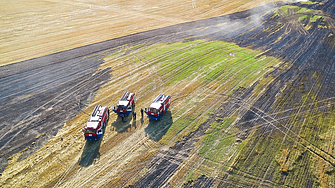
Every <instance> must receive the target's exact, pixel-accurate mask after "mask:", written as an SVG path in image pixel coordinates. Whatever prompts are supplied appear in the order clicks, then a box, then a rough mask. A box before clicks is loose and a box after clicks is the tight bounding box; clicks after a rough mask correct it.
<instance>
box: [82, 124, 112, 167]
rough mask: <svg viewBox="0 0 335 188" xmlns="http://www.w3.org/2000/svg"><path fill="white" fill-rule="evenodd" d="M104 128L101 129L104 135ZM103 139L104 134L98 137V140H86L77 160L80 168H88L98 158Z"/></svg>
mask: <svg viewBox="0 0 335 188" xmlns="http://www.w3.org/2000/svg"><path fill="white" fill-rule="evenodd" d="M105 129H106V127H104V128H103V132H104V133H105ZM103 137H104V134H103V135H102V136H101V137H100V139H99V140H92V141H89V140H86V143H85V146H84V149H83V153H82V154H81V156H80V159H79V165H80V166H82V167H88V166H90V165H92V164H93V162H94V160H95V159H98V158H100V153H99V149H100V145H101V141H102V139H103Z"/></svg>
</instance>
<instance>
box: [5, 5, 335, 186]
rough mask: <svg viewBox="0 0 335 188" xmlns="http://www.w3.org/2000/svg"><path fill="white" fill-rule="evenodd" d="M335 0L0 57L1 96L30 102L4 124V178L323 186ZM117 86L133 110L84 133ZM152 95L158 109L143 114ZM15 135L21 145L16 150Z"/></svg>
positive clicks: (330, 120) (328, 177) (332, 155)
mask: <svg viewBox="0 0 335 188" xmlns="http://www.w3.org/2000/svg"><path fill="white" fill-rule="evenodd" d="M192 2H193V3H192V5H194V1H192ZM333 3H334V2H333V1H327V2H323V3H318V2H304V3H296V4H290V5H285V4H279V3H278V4H267V5H264V6H260V7H257V8H254V9H251V10H248V11H244V12H238V13H234V14H229V15H226V16H221V17H215V18H211V19H206V20H199V21H197V22H191V23H185V24H180V25H173V26H170V27H166V28H162V29H157V30H152V31H148V32H143V33H139V34H134V35H130V36H126V37H121V38H118V39H114V40H110V41H105V42H101V43H98V44H94V45H90V46H85V47H82V48H77V49H74V50H69V51H65V52H62V53H59V54H53V55H50V56H44V57H40V58H37V59H33V60H29V61H26V62H23V63H18V64H12V65H9V66H4V67H1V69H0V72H2V73H3V74H2V75H5V76H3V77H2V78H1V81H2V82H1V85H5V84H6V83H7V82H8V84H7V85H5V86H6V88H4V89H3V90H2V91H1V93H4V94H5V95H4V96H6V97H3V98H2V99H1V100H2V101H1V102H2V104H4V105H2V106H6V105H9V107H12V108H14V109H17V108H18V107H15V104H17V103H18V102H20V103H18V104H21V106H32V104H35V103H36V106H34V109H29V110H30V111H29V110H28V109H22V111H23V112H26V111H27V112H26V114H25V115H24V116H21V117H19V118H16V119H14V118H13V119H12V122H9V123H8V124H10V125H11V127H13V128H11V129H10V130H6V129H2V130H1V131H3V135H5V136H3V137H2V138H4V139H2V140H1V144H2V148H1V150H2V151H4V152H2V153H1V154H2V155H1V157H2V158H1V159H2V161H6V162H7V160H8V166H7V164H5V163H6V162H3V163H4V164H5V166H7V168H6V169H5V170H4V171H3V172H2V174H1V177H0V183H1V185H3V187H22V186H28V187H334V186H335V185H334V182H335V181H334V180H335V173H334V172H335V147H334V141H335V136H334V118H335V113H334V96H335V90H334V87H332V86H333V83H334V76H333V75H334V72H335V70H334V69H335V67H334V54H335V53H334V44H335V39H334V31H333V26H335V24H334V23H335V22H334V19H333V18H334V17H335V9H332V8H329V7H331V5H332V4H333ZM197 5H199V4H197ZM193 7H194V6H193ZM195 7H197V6H195ZM202 10H205V9H202ZM204 12H206V11H204ZM208 12H211V11H208ZM214 12H215V11H214ZM203 14H205V13H203ZM47 60H48V61H47ZM27 62H29V63H27ZM41 62H48V63H47V66H44V65H43V63H41ZM27 65H32V67H29V66H27ZM71 66H73V68H71ZM87 67H89V68H87ZM63 69H64V70H63ZM8 70H10V71H8ZM42 70H44V71H45V73H44V74H41V75H39V72H40V71H42ZM60 70H63V73H62V74H64V75H58V74H59V73H58V72H62V71H60ZM85 70H87V71H85ZM12 71H14V72H15V71H16V72H15V73H12ZM34 71H36V72H34ZM42 73H43V72H42ZM51 73H54V74H51ZM77 73H78V75H77ZM106 73H110V74H109V75H107V74H106ZM65 75H66V76H65ZM68 75H74V76H73V78H71V77H68ZM75 75H77V76H75ZM48 76H49V77H50V78H49V79H46V78H47V77H48ZM100 76H101V78H100ZM25 78H34V79H25ZM36 78H40V79H41V80H40V81H36V82H37V83H30V82H28V83H25V82H24V81H22V80H35V79H36ZM49 80H50V83H48V81H49ZM64 80H71V83H72V82H73V83H72V85H71V83H69V84H65V83H67V82H64ZM11 83H17V84H15V85H19V88H17V91H16V90H15V88H14V89H13V87H10V86H12V85H13V84H11ZM81 83H85V84H83V85H80V84H81ZM36 84H39V85H38V86H39V87H36ZM77 84H79V85H77ZM54 86H57V87H55V88H53V87H54ZM24 87H26V88H25V90H24ZM36 88H37V89H36ZM87 88H89V89H87ZM49 90H50V91H52V92H51V93H54V94H62V95H59V97H60V98H55V99H58V100H59V101H62V104H58V103H57V102H56V104H55V101H53V96H52V95H50V94H49V93H50V92H49V93H48V92H47V91H49ZM62 90H63V91H62ZM67 90H69V91H71V92H70V93H66V92H65V91H67ZM21 91H25V92H23V93H21ZM87 91H91V92H90V93H87ZM124 91H135V92H136V96H137V101H136V111H137V114H138V115H137V119H133V118H131V117H128V118H127V121H126V122H125V123H122V122H121V120H120V118H117V117H116V116H115V115H114V114H111V117H110V120H109V122H108V125H107V127H106V129H105V130H104V132H105V134H104V136H103V138H102V139H100V140H99V141H96V142H86V141H85V140H84V138H83V133H82V131H81V129H82V128H83V127H84V125H85V123H86V121H87V118H88V116H87V113H90V112H91V111H92V110H93V108H94V106H95V105H96V104H102V105H108V106H112V105H114V104H115V103H116V102H117V101H118V99H119V98H120V97H121V95H122V94H123V92H124ZM35 92H37V93H40V94H39V95H35ZM64 92H65V93H64ZM63 93H64V95H63ZM159 93H165V94H169V95H171V97H172V103H171V108H170V109H169V111H168V112H167V113H166V114H165V115H164V116H163V118H162V120H161V121H149V120H148V119H147V118H146V117H143V118H142V117H141V116H140V113H139V109H140V108H144V107H146V106H148V105H150V103H151V101H152V100H153V98H154V97H155V96H157V95H158V94H159ZM27 95H29V96H27ZM43 96H45V97H46V98H43ZM68 96H71V97H68ZM93 97H94V98H93ZM38 99H42V100H38ZM80 101H82V102H80ZM25 102H27V103H25ZM38 102H41V103H38ZM49 103H50V104H49ZM65 104H67V106H66V105H65ZM11 105H12V106H11ZM49 105H52V107H54V106H57V105H59V106H58V110H56V111H52V109H51V111H50V112H47V110H46V109H49V108H50V106H49ZM79 106H81V108H79ZM41 107H43V108H41ZM69 108H70V109H69ZM67 109H69V110H72V111H76V109H79V110H77V111H76V112H75V113H73V114H68V113H67V111H66V110H67ZM80 109H81V110H83V111H80ZM19 112H20V111H18V112H16V113H19ZM37 112H38V113H37ZM3 113H4V114H8V115H7V116H8V117H13V116H15V113H14V112H11V113H14V115H12V114H11V113H9V110H4V112H3ZM47 115H49V116H47ZM65 115H68V116H66V117H65ZM74 116H75V117H74ZM61 117H65V118H64V119H62V120H58V121H56V122H55V124H52V123H50V122H52V120H53V119H59V118H61ZM72 117H74V118H72ZM34 118H36V119H37V120H38V123H39V124H38V123H37V124H36V123H35V122H34V120H36V119H34ZM69 119H71V120H69ZM68 120H69V121H68ZM17 121H21V122H19V125H20V126H19V127H15V126H14V125H17ZM43 122H44V123H43ZM65 122H66V123H65ZM63 123H65V124H64V125H63ZM43 124H48V125H50V126H51V127H54V128H53V129H54V130H59V131H58V132H57V131H50V127H47V126H43V128H44V129H45V130H39V128H41V127H42V125H43ZM32 125H36V126H32ZM57 125H58V126H57ZM62 125H63V127H62V128H61V129H59V128H60V127H61V126H62ZM3 127H6V126H3ZM57 127H58V128H57ZM26 130H27V131H26ZM29 130H33V131H32V132H33V133H38V134H31V132H29ZM39 131H40V132H39ZM44 131H45V132H46V134H43V133H44ZM56 132H57V135H55V136H52V135H53V134H55V133H56ZM13 135H14V137H18V138H13ZM29 135H34V136H30V137H29ZM35 135H36V136H35ZM46 135H50V136H49V137H50V138H49V139H47V138H45V137H46ZM19 138H20V139H22V138H28V139H27V143H26V144H28V145H31V146H30V147H27V148H26V149H24V147H25V146H26V145H24V144H23V145H21V147H22V148H20V149H22V150H21V151H15V152H13V149H15V148H12V147H9V146H14V145H15V144H16V143H17V142H19V141H20V139H19ZM43 138H44V142H43V143H42V142H41V141H40V144H39V145H38V144H37V143H38V142H39V139H43ZM30 143H31V144H30ZM36 145H37V146H36ZM35 147H36V148H35ZM34 148H35V149H34ZM4 149H6V150H4ZM17 150H18V149H17ZM10 152H12V153H13V155H10V156H7V155H8V154H7V153H10ZM14 153H15V154H14Z"/></svg>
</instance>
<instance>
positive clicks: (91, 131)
mask: <svg viewBox="0 0 335 188" xmlns="http://www.w3.org/2000/svg"><path fill="white" fill-rule="evenodd" d="M85 133H87V134H95V130H94V129H85Z"/></svg>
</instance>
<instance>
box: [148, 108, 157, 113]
mask: <svg viewBox="0 0 335 188" xmlns="http://www.w3.org/2000/svg"><path fill="white" fill-rule="evenodd" d="M149 112H152V113H157V112H158V110H157V109H155V108H149Z"/></svg>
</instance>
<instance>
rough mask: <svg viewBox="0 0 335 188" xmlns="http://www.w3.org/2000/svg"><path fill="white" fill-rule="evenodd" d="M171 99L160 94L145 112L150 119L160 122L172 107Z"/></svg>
mask: <svg viewBox="0 0 335 188" xmlns="http://www.w3.org/2000/svg"><path fill="white" fill-rule="evenodd" d="M170 102H171V97H170V96H169V95H163V94H159V95H158V96H157V97H156V98H155V100H154V101H153V102H152V104H151V105H150V107H149V108H145V109H144V112H145V113H146V114H147V115H148V118H150V119H154V120H160V119H161V118H162V116H163V115H164V114H165V112H166V111H167V110H168V108H169V107H170Z"/></svg>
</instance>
